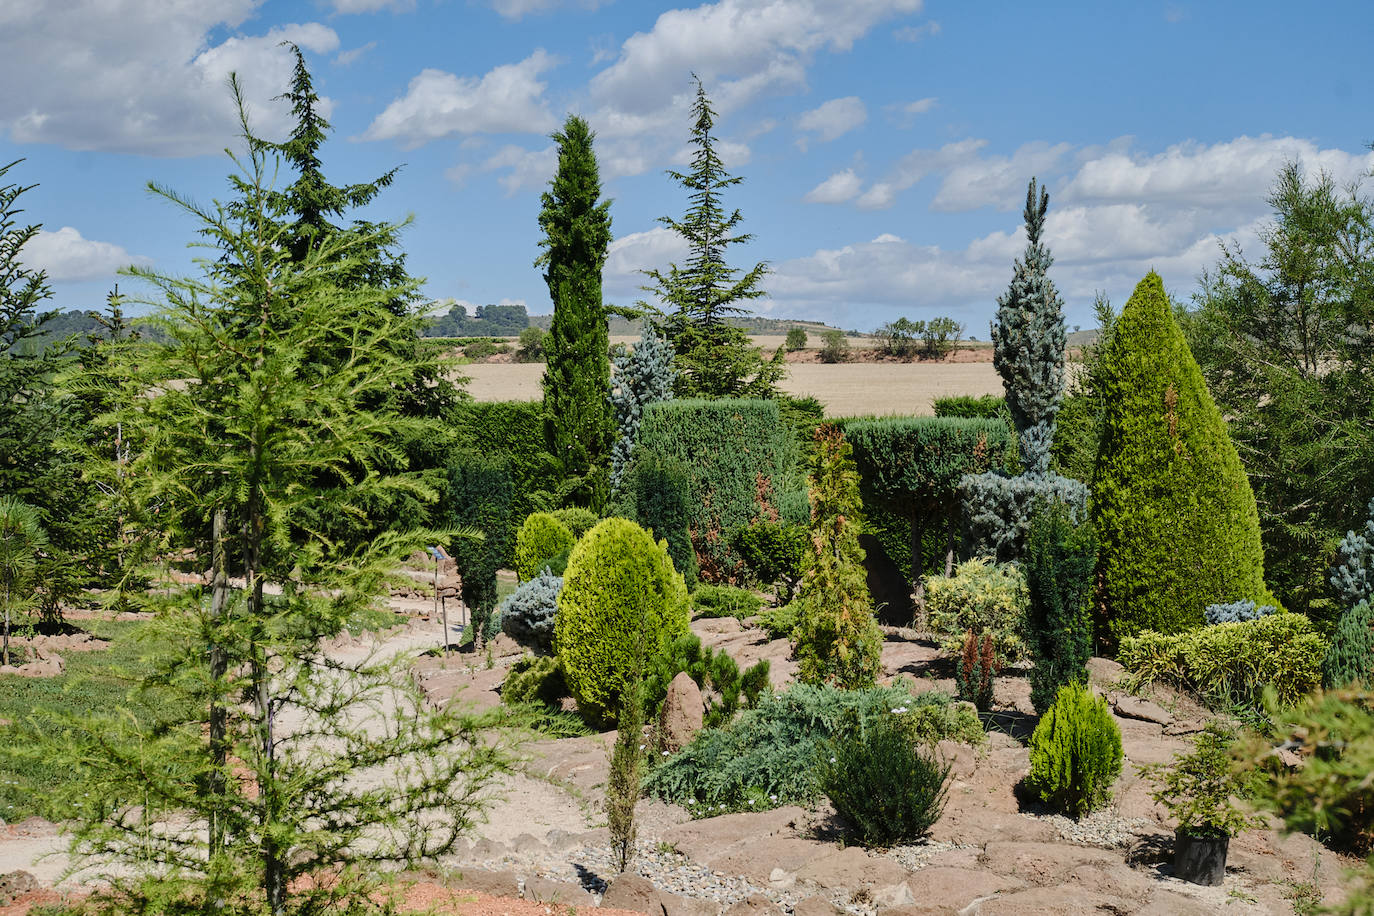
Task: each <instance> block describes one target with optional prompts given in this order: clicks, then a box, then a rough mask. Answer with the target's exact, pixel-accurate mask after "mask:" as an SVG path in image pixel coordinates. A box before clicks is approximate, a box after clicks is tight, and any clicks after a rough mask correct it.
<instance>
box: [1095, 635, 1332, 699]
mask: <svg viewBox="0 0 1374 916" xmlns="http://www.w3.org/2000/svg"><path fill="white" fill-rule="evenodd" d="M1326 648H1327V645H1326V640H1325V639H1323V638H1322V637H1321V636H1320V635H1319V634H1318V633H1317V632H1316V631H1315V630H1314V629H1313V627H1312V622H1311V621H1309V620H1308V619H1307V618H1306V617H1304V616H1303V615H1302V614H1283V613H1280V614H1270V615H1268V616H1266V617H1260V618H1259V619H1257V620H1241V621H1237V622H1235V623H1219V624H1217V625H1215V626H1210V627H1198V628H1197V629H1195V630H1189V631H1188V632H1185V633H1156V632H1154V631H1153V630H1146V631H1144V632H1142V633H1140V634H1139V635H1138V636H1128V637H1126V638H1125V639H1123V640H1121V646H1120V648H1119V649H1118V651H1117V661H1119V662H1121V664H1122V665H1124V666H1125V667H1126V669H1127V670H1129V671H1130V672H1131V673H1132V674H1134V675H1135V676H1136V677H1137V678H1139V680H1140V681H1141V682H1142V683H1149V682H1151V681H1156V680H1158V681H1164V682H1166V683H1169V684H1173V685H1174V686H1176V687H1182V688H1184V689H1187V690H1191V691H1193V692H1195V693H1197V694H1199V695H1201V696H1203V697H1205V698H1208V699H1217V700H1221V701H1223V702H1226V703H1232V702H1241V703H1243V704H1247V705H1249V706H1252V707H1258V706H1259V705H1260V699H1261V694H1262V693H1263V691H1264V688H1265V687H1266V686H1270V685H1272V686H1273V687H1274V689H1275V691H1277V693H1278V697H1279V700H1280V701H1282V702H1283V703H1294V702H1296V701H1297V700H1299V699H1300V698H1301V697H1303V696H1304V695H1305V694H1308V693H1310V692H1312V691H1313V690H1315V689H1316V688H1317V687H1319V686H1321V682H1322V659H1323V658H1324V657H1325V656H1326Z"/></svg>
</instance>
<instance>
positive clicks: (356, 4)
mask: <svg viewBox="0 0 1374 916" xmlns="http://www.w3.org/2000/svg"><path fill="white" fill-rule="evenodd" d="M332 3H333V5H334V12H336V13H342V14H344V15H352V14H356V13H376V12H379V11H381V10H391V11H392V12H393V13H405V12H409V11H410V10H413V9H415V0H332Z"/></svg>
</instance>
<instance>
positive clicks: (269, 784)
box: [244, 497, 286, 916]
mask: <svg viewBox="0 0 1374 916" xmlns="http://www.w3.org/2000/svg"><path fill="white" fill-rule="evenodd" d="M246 515H247V519H246V521H245V524H244V528H245V531H244V534H245V538H244V540H245V550H244V585H245V587H246V590H247V593H248V608H247V612H248V614H249V616H250V618H251V619H252V620H253V621H254V622H255V624H256V623H261V622H262V620H263V617H264V616H265V615H264V613H263V611H264V608H263V600H262V595H263V591H262V586H263V582H262V575H261V571H260V564H261V562H262V528H263V519H262V516H261V512H260V509H259V507H258V505H257V500H256V499H255V498H254V497H249V500H248V511H247V513H246ZM254 641H255V642H257V640H256V639H255V640H254ZM252 656H253V661H252V666H251V677H252V681H253V685H252V691H253V712H254V715H255V716H256V717H257V724H258V742H259V750H260V753H261V756H262V762H261V764H260V765H259V767H258V774H259V775H258V827H259V828H260V829H261V830H262V834H263V840H262V880H263V890H264V892H265V893H266V896H267V908H268V912H269V913H271V914H272V916H283V914H284V913H285V912H286V850H283V849H282V848H280V846H279V845H278V843H277V841H276V840H275V839H274V838H273V836H274V833H275V827H276V825H277V823H278V821H279V820H280V818H281V801H280V799H279V798H278V793H277V773H276V736H275V734H274V733H273V723H272V711H273V710H272V670H271V667H272V666H271V658H270V656H269V655H268V652H267V648H266V647H265V646H264V645H262V644H257V645H254V646H253V647H252Z"/></svg>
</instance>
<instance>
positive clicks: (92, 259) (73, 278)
mask: <svg viewBox="0 0 1374 916" xmlns="http://www.w3.org/2000/svg"><path fill="white" fill-rule="evenodd" d="M22 255H23V260H24V264H25V266H27V267H29V268H32V269H34V270H44V271H47V274H48V279H49V280H51V281H52V282H54V283H79V282H81V281H83V280H100V279H105V278H109V277H113V276H114V274H115V273H116V272H117V271H118V270H119V269H120V268H122V267H128V266H129V265H131V264H140V265H147V264H151V263H152V261H151V260H150V259H149V258H145V257H139V256H135V255H131V254H129V252H127V251H125V250H124V248H122V247H121V246H119V245H115V244H112V243H110V242H98V241H95V240H94V239H87V238H83V237H82V235H81V233H80V232H79V231H77V230H76V229H74V228H72V227H71V226H63V227H62V228H61V229H58V230H57V231H56V232H49V231H47V230H45V229H43V230H39V232H38V234H37V235H35V236H34V237H33V238H31V239H29V241H28V244H26V245H25V246H24V250H23V252H22Z"/></svg>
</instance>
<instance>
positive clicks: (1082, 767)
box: [1026, 684, 1122, 817]
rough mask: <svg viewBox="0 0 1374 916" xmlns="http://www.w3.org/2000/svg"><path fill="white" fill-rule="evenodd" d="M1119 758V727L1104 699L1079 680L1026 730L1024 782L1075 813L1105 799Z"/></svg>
mask: <svg viewBox="0 0 1374 916" xmlns="http://www.w3.org/2000/svg"><path fill="white" fill-rule="evenodd" d="M1121 759H1122V753H1121V729H1120V728H1118V727H1117V724H1116V721H1115V720H1114V719H1113V718H1112V713H1111V710H1109V709H1107V702H1106V701H1105V700H1103V699H1102V698H1101V697H1099V696H1097V695H1096V694H1093V693H1090V692H1089V691H1088V690H1087V688H1085V687H1083V686H1082V685H1081V684H1067V685H1065V686H1063V687H1061V688H1059V695H1058V696H1057V697H1056V698H1055V701H1054V705H1052V706H1051V707H1050V708H1049V710H1048V711H1046V713H1045V714H1044V715H1043V716H1041V717H1040V724H1038V725H1036V726H1035V731H1034V732H1032V733H1031V739H1030V773H1029V774H1028V775H1027V776H1026V786H1027V788H1029V789H1030V790H1031V791H1032V792H1034V793H1035V794H1036V795H1038V796H1039V797H1040V800H1041V801H1044V802H1047V803H1049V804H1051V805H1053V806H1054V807H1055V808H1058V809H1059V810H1060V811H1063V812H1064V813H1065V814H1068V815H1071V816H1073V817H1079V816H1081V815H1084V814H1087V813H1088V812H1089V811H1092V810H1093V809H1094V808H1100V807H1101V806H1102V805H1104V804H1106V802H1107V800H1108V799H1109V798H1111V792H1112V784H1113V783H1115V782H1116V778H1117V777H1118V776H1120V775H1121Z"/></svg>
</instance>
